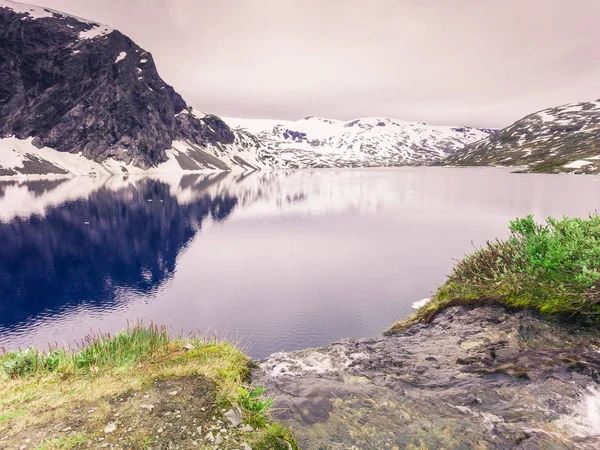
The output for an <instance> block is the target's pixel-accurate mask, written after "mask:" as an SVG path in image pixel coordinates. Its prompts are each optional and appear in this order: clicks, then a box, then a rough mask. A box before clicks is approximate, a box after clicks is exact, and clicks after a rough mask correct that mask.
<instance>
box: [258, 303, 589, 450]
mask: <svg viewBox="0 0 600 450" xmlns="http://www.w3.org/2000/svg"><path fill="white" fill-rule="evenodd" d="M461 343H463V345H461ZM464 343H468V344H467V345H464ZM472 343H476V345H471V344H472ZM598 343H600V327H584V326H581V325H578V324H577V323H575V320H572V321H569V322H567V321H563V322H558V321H550V320H544V319H542V318H541V317H539V316H537V315H536V314H534V313H532V312H528V311H516V312H515V311H508V310H507V309H506V308H504V307H502V306H499V305H490V304H487V305H485V304H484V305H482V306H478V307H474V306H452V307H449V308H447V309H445V310H443V311H440V312H439V313H438V314H437V315H436V316H434V317H433V318H432V320H431V321H430V322H429V323H417V324H414V325H413V326H411V327H409V328H407V329H405V330H403V331H402V332H401V333H399V334H395V335H391V336H383V337H378V338H368V339H352V340H344V341H340V342H335V343H333V344H330V345H328V346H326V347H323V348H319V349H308V350H300V351H295V352H288V353H276V354H273V355H271V356H270V357H268V358H267V359H265V360H263V361H260V362H259V367H258V368H257V369H255V370H254V371H253V372H252V379H253V381H254V382H256V383H257V384H260V385H262V386H264V387H265V388H266V394H267V395H268V396H270V397H272V398H274V399H275V400H274V402H273V410H274V411H275V418H280V419H285V424H286V425H288V426H290V427H291V428H292V429H293V430H294V435H295V437H296V438H297V439H298V441H299V445H300V447H301V448H302V449H304V450H318V449H320V448H337V447H338V446H339V447H344V446H347V447H348V448H351V447H352V446H354V447H355V448H376V449H380V448H381V449H384V448H392V447H393V446H394V445H395V446H396V447H397V448H411V447H412V446H414V443H415V442H419V446H422V447H423V448H463V447H464V448H484V449H488V448H490V449H491V448H565V449H566V448H581V449H596V448H597V436H596V435H594V433H593V432H592V431H591V430H592V429H593V427H592V428H590V429H589V430H590V431H587V432H584V433H583V434H581V433H580V431H577V430H576V429H575V427H568V426H564V427H560V428H559V429H557V428H556V424H557V423H567V422H568V423H580V421H581V417H582V411H586V410H587V408H588V406H586V405H591V404H594V405H597V404H600V389H598V388H596V387H594V388H590V386H597V383H596V381H595V380H596V379H598V378H599V377H600V353H598V346H599V345H598ZM432 355H435V356H433V358H435V360H436V361H432V359H431V358H432ZM428 358H429V359H428ZM423 361H429V362H432V363H434V364H431V365H430V366H425V365H423ZM425 369H427V370H425ZM357 377H361V378H364V379H365V380H368V382H360V383H357V382H351V381H352V380H355V379H356V378H357ZM373 400H375V401H376V413H373V410H374V406H375V405H374V402H373ZM279 414H281V415H279ZM583 414H585V413H583ZM594 414H595V413H594ZM594 417H596V416H595V415H594ZM584 420H588V419H584ZM365 428H368V430H369V431H368V433H364V434H363V433H356V430H360V429H365ZM425 429H426V430H427V433H426V435H424V434H423V430H425ZM314 436H319V439H314V438H313V439H311V437H314ZM349 436H352V438H350V437H349ZM417 436H418V440H416V441H415V439H417V438H416V437H417ZM482 436H485V443H484V441H483V440H482ZM523 436H528V437H527V440H526V441H523ZM572 442H576V443H577V444H576V446H575V447H574V446H573V444H572Z"/></svg>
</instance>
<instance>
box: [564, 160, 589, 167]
mask: <svg viewBox="0 0 600 450" xmlns="http://www.w3.org/2000/svg"><path fill="white" fill-rule="evenodd" d="M590 164H592V163H591V162H589V161H585V160H583V159H579V160H577V161H573V162H571V163H569V164H565V165H564V166H563V167H564V168H565V169H581V168H582V167H583V166H588V165H590Z"/></svg>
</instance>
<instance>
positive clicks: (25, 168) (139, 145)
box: [0, 0, 264, 176]
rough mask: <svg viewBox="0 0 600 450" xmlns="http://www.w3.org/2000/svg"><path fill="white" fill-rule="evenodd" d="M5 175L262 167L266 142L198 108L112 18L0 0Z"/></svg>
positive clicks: (0, 128) (0, 155)
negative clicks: (105, 22)
mask: <svg viewBox="0 0 600 450" xmlns="http://www.w3.org/2000/svg"><path fill="white" fill-rule="evenodd" d="M0 36H2V43H1V44H0V74H1V75H2V77H1V79H2V82H1V83H0V138H1V139H0V176H13V175H19V174H28V175H32V174H33V175H49V174H58V175H65V174H104V173H123V172H144V171H159V172H165V171H167V172H168V171H190V170H201V169H214V170H230V169H232V168H235V167H242V168H261V167H264V165H263V164H262V163H261V162H260V159H259V153H260V148H261V144H260V143H259V142H258V141H257V140H256V139H255V138H254V137H253V136H251V135H250V134H248V133H244V132H235V131H233V130H231V129H230V128H229V127H228V126H227V125H226V124H225V123H224V122H223V121H222V120H221V119H219V118H218V117H216V116H214V115H205V114H201V113H198V112H195V111H193V110H192V109H191V108H190V107H188V106H187V104H186V103H185V101H184V100H183V99H182V98H181V96H180V95H179V94H178V93H177V92H175V90H174V89H173V88H172V87H171V86H169V85H168V84H167V83H165V82H164V81H163V80H162V79H161V78H160V76H159V75H158V72H157V70H156V66H155V65H154V61H153V59H152V55H151V54H150V53H148V52H146V51H145V50H144V49H142V48H140V47H139V46H138V45H136V44H135V43H134V42H133V41H132V40H131V39H129V38H128V37H127V36H125V35H123V34H122V33H120V32H119V31H117V30H114V29H112V28H110V27H108V26H106V25H102V24H98V23H96V22H91V21H88V20H85V19H81V18H78V17H74V16H70V15H68V14H64V13H61V12H57V11H54V10H51V9H47V8H42V7H37V6H32V5H26V4H22V3H17V2H13V1H7V0H0Z"/></svg>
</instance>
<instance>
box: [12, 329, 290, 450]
mask: <svg viewBox="0 0 600 450" xmlns="http://www.w3.org/2000/svg"><path fill="white" fill-rule="evenodd" d="M85 343H86V345H85V346H84V347H83V348H81V349H79V350H76V351H69V350H63V349H54V350H51V351H49V352H39V351H36V350H34V349H28V350H25V351H19V352H9V353H6V354H4V355H2V356H0V411H2V413H1V415H0V447H2V446H3V445H8V447H11V445H12V446H18V445H17V444H18V443H19V442H22V441H23V440H25V438H30V439H31V441H32V445H33V444H35V445H38V446H39V448H41V449H54V448H72V447H76V446H78V445H80V444H81V442H80V441H81V440H82V439H83V436H86V439H85V442H87V436H91V437H92V438H93V437H94V436H95V437H98V436H103V435H104V433H103V430H104V427H105V426H106V424H107V423H109V422H110V421H114V420H115V417H117V418H119V419H118V420H123V421H124V423H125V422H127V421H128V422H127V426H125V424H124V425H123V426H120V427H119V429H118V431H117V432H115V433H113V434H111V435H110V438H112V439H117V438H118V439H120V441H119V442H126V444H127V445H126V446H127V448H146V447H148V446H149V445H150V443H151V441H152V440H153V439H156V436H155V434H156V428H157V426H154V428H152V423H151V422H152V419H149V418H148V416H147V414H148V413H147V412H146V411H145V410H144V409H143V402H142V403H139V402H140V401H141V398H142V397H144V395H146V396H148V395H149V396H150V397H151V396H152V395H154V396H157V402H158V403H160V404H164V403H169V402H171V403H173V402H174V401H175V400H171V399H172V397H171V394H170V392H171V391H175V392H185V393H186V394H185V395H183V394H181V395H180V396H179V398H177V400H176V402H178V405H179V406H178V408H180V409H181V411H185V409H186V408H187V409H189V411H187V414H186V416H187V417H188V418H190V420H191V415H192V414H191V412H194V414H198V412H197V411H198V410H199V409H200V407H201V406H202V405H204V406H202V408H204V410H206V411H208V412H206V413H205V415H206V417H208V415H209V412H210V417H212V418H214V417H215V416H218V417H221V420H225V419H223V417H222V414H223V411H224V410H226V409H228V408H230V407H232V406H233V405H235V406H237V407H239V408H240V410H241V411H242V415H243V417H244V421H245V422H246V423H252V424H253V426H254V427H255V428H256V431H254V432H249V433H248V436H247V439H246V436H243V438H244V439H246V440H247V441H248V442H249V441H250V440H251V439H253V440H255V441H256V442H257V446H256V447H254V446H253V448H278V447H277V445H279V444H277V439H284V440H286V441H288V442H290V443H294V444H293V445H296V444H295V441H294V439H293V437H292V436H291V433H290V432H289V430H287V429H286V428H285V427H283V426H281V425H278V424H275V423H273V421H272V419H271V417H270V414H269V413H270V411H269V409H270V406H271V400H270V399H268V398H266V397H265V395H264V390H262V389H260V388H259V387H257V386H252V385H249V381H248V378H249V368H250V365H251V360H250V359H249V358H248V357H247V356H246V355H245V354H244V353H243V352H241V351H240V350H239V349H238V348H237V347H236V346H235V345H233V344H231V343H228V342H221V341H217V340H215V339H207V338H202V337H195V338H193V339H191V340H182V339H177V338H172V337H171V336H170V334H169V333H168V332H167V330H166V329H165V328H158V327H154V326H150V327H143V326H135V327H133V328H131V329H130V330H128V331H124V332H121V333H117V334H116V335H114V336H109V335H97V336H90V337H89V338H88V339H86V341H85ZM161 380H162V381H161ZM202 380H205V381H202ZM163 385H164V386H166V387H164V386H163ZM241 392H245V393H248V395H247V396H246V397H244V396H242V395H241V394H240V393H241ZM142 394H143V395H142ZM136 402H137V403H136ZM80 410H81V411H85V413H84V414H83V415H81V416H80V413H78V414H73V411H80ZM90 411H91V412H90ZM116 413H118V414H116ZM143 414H146V416H144V415H143ZM202 414H204V413H202ZM203 417H204V416H203ZM121 418H122V419H121ZM259 419H260V420H259ZM156 420H162V421H164V418H160V417H156ZM207 420H208V419H207ZM144 421H145V427H146V428H145V429H144V428H143V427H142V426H141V425H139V423H142V422H144ZM64 424H68V426H67V427H66V428H69V429H70V431H69V432H70V433H71V434H70V435H68V436H62V435H61V434H63V433H61V432H59V431H57V430H61V429H64V428H65V425H64ZM155 425H156V424H155ZM187 425H189V426H188V428H190V429H191V428H193V429H194V430H195V429H196V427H197V426H201V425H202V423H198V424H197V425H196V423H194V424H187ZM192 425H193V426H192ZM130 427H133V429H134V430H135V433H128V432H126V429H127V428H130ZM71 429H72V431H71ZM121 433H122V435H121ZM41 438H43V440H41ZM159 438H160V436H159ZM11 439H12V440H11ZM165 439H166V438H165ZM107 441H108V439H107ZM261 442H265V444H264V445H263V447H260V445H259V444H260V443H261ZM268 445H272V446H271V447H269V446H268ZM281 448H285V449H287V447H281ZM294 448H297V447H294Z"/></svg>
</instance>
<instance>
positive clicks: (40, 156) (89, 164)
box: [0, 111, 267, 177]
mask: <svg viewBox="0 0 600 450" xmlns="http://www.w3.org/2000/svg"><path fill="white" fill-rule="evenodd" d="M182 114H192V115H194V117H195V118H199V120H202V116H203V115H202V113H198V112H196V111H194V112H192V113H188V112H184V113H182ZM233 133H234V136H235V140H234V142H233V143H231V144H221V143H216V144H205V145H203V146H199V145H198V144H195V143H193V142H190V141H186V140H177V141H173V143H172V146H171V148H170V149H168V150H167V151H166V154H167V161H166V162H163V163H160V164H158V165H156V166H155V167H151V168H149V169H142V168H140V167H136V166H134V165H133V164H131V163H129V164H127V163H125V162H123V161H119V160H116V159H114V158H108V159H106V160H104V161H102V162H96V161H94V160H92V159H89V158H86V157H84V156H83V155H82V154H81V152H79V153H69V152H61V151H57V150H55V149H52V148H49V147H42V148H38V147H36V146H35V145H33V138H27V139H18V138H16V137H14V136H9V137H6V138H1V139H0V176H4V177H7V176H8V177H12V176H21V175H27V176H36V175H37V176H61V177H62V176H70V175H92V176H97V175H113V174H126V173H130V174H133V173H135V174H149V173H181V172H204V171H220V170H226V171H230V170H233V171H240V170H258V169H265V168H267V166H266V165H264V164H263V163H262V162H261V161H260V159H259V155H260V153H261V149H263V148H264V147H263V146H262V145H261V144H260V143H259V142H258V141H257V140H256V138H254V136H252V135H250V134H248V133H245V132H242V131H240V132H237V131H235V132H233Z"/></svg>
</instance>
